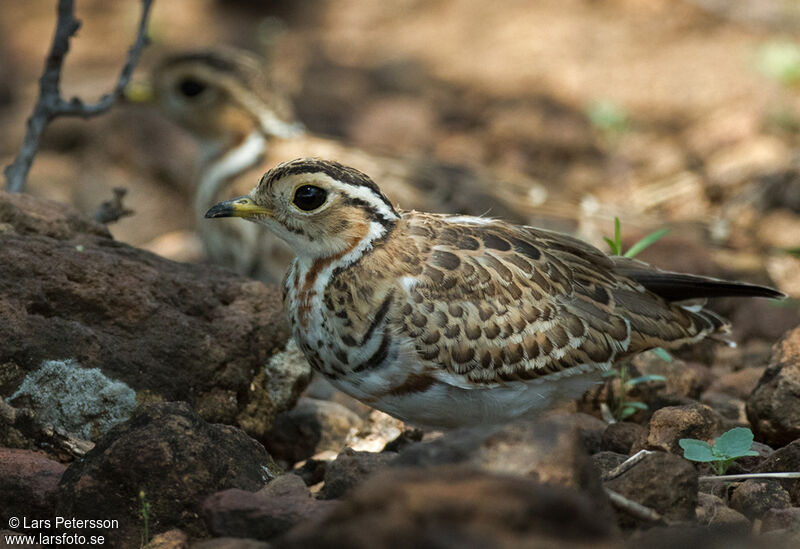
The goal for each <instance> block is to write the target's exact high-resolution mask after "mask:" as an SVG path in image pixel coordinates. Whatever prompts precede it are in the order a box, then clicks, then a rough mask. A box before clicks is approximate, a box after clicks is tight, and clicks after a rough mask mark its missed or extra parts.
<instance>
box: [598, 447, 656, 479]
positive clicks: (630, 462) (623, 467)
mask: <svg viewBox="0 0 800 549" xmlns="http://www.w3.org/2000/svg"><path fill="white" fill-rule="evenodd" d="M652 453H653V451H652V450H639V451H638V452H636V453H635V454H633V455H632V456H631V457H629V458H628V459H626V460H625V461H623V462H622V463H620V464H619V465H617V466H616V467H614V468H613V469H611V470H610V471H609V472H608V473H606V474H605V475H603V482H608V481H609V480H614V479H615V478H617V477H618V476H621V475H622V474H623V473H626V472H627V471H629V470H630V469H632V468H633V467H634V465H636V464H637V463H639V462H640V461H642V460H643V459H644V458H646V457H647V456H649V455H650V454H652Z"/></svg>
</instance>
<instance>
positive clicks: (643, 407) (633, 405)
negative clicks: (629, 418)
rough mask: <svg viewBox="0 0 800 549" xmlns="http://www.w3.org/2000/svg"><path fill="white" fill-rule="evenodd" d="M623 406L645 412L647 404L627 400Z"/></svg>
mask: <svg viewBox="0 0 800 549" xmlns="http://www.w3.org/2000/svg"><path fill="white" fill-rule="evenodd" d="M623 406H625V407H626V408H635V409H637V410H647V404H645V403H644V402H638V401H636V400H627V401H625V403H624V404H623Z"/></svg>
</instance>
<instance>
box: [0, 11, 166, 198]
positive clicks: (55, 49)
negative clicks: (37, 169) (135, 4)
mask: <svg viewBox="0 0 800 549" xmlns="http://www.w3.org/2000/svg"><path fill="white" fill-rule="evenodd" d="M152 3H153V0H142V15H141V18H140V19H139V28H138V31H137V34H136V40H135V41H134V43H133V45H132V46H131V48H130V50H128V59H127V61H126V62H125V65H124V66H123V67H122V71H121V72H120V75H119V79H118V80H117V84H116V86H114V89H113V90H111V92H110V93H107V94H105V95H103V96H102V97H101V98H100V100H99V101H97V102H96V103H84V102H83V101H82V100H81V99H80V98H78V97H73V98H72V99H70V100H69V101H67V100H65V99H64V98H63V97H61V69H62V66H63V64H64V58H65V57H66V55H67V52H68V51H69V42H70V39H71V38H72V36H73V35H74V34H75V33H76V32H77V31H78V29H79V28H80V26H81V22H80V21H79V20H78V19H76V18H75V2H74V0H58V19H57V22H56V31H55V35H54V36H53V43H52V44H51V46H50V51H49V52H48V54H47V60H46V61H45V64H44V72H43V73H42V76H41V78H40V79H39V98H38V99H37V100H36V106H35V107H34V108H33V114H31V116H30V118H28V124H27V130H26V132H25V138H24V139H23V141H22V147H21V148H20V151H19V154H18V155H17V157H16V158H15V159H14V161H13V162H12V163H11V164H9V165H8V166H7V167H6V169H5V176H6V190H7V191H9V192H21V191H22V190H23V189H24V188H25V181H26V180H27V178H28V172H29V171H30V169H31V164H32V163H33V158H34V156H36V152H37V151H38V150H39V140H40V139H41V136H42V132H44V129H45V127H47V125H48V124H49V123H50V122H51V121H52V120H53V119H54V118H57V117H59V116H80V117H82V118H89V117H92V116H97V115H99V114H102V113H104V112H106V111H108V110H109V109H110V108H111V106H112V105H113V104H114V102H115V101H116V100H117V99H118V98H119V97H120V96H121V95H122V93H123V91H124V89H125V86H127V85H128V83H129V82H130V79H131V75H132V74H133V69H134V68H135V67H136V64H137V63H138V61H139V56H140V55H141V53H142V50H143V49H144V48H145V46H146V45H147V43H148V39H147V35H146V31H147V19H148V17H149V15H150V6H151V5H152Z"/></svg>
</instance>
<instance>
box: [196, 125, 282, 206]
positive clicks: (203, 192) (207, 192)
mask: <svg viewBox="0 0 800 549" xmlns="http://www.w3.org/2000/svg"><path fill="white" fill-rule="evenodd" d="M266 146H267V141H266V140H265V139H264V136H263V135H262V134H261V132H259V131H253V132H251V133H250V135H248V136H247V139H245V140H244V141H242V143H241V144H240V145H239V146H238V147H236V148H235V149H233V150H231V151H230V152H229V153H228V154H226V155H224V156H222V157H221V158H219V159H217V160H216V161H214V162H213V163H212V164H211V165H210V166H208V169H207V170H206V171H205V174H204V175H203V177H202V179H201V180H200V184H199V185H198V187H197V194H196V195H195V200H194V207H195V213H196V214H197V215H199V216H200V217H202V216H203V215H205V213H206V211H208V209H209V208H210V207H211V206H213V205H214V204H215V203H216V202H217V193H218V192H219V190H220V188H221V187H222V185H224V184H225V183H226V182H227V181H228V179H229V178H231V177H233V176H235V175H238V174H239V173H241V172H243V171H244V170H247V169H248V168H250V167H252V166H254V165H255V164H256V163H257V162H258V161H259V160H260V159H261V155H262V154H264V150H265V149H266Z"/></svg>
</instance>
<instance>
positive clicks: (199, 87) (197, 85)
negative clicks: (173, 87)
mask: <svg viewBox="0 0 800 549" xmlns="http://www.w3.org/2000/svg"><path fill="white" fill-rule="evenodd" d="M178 91H180V92H181V94H182V95H184V96H185V97H197V96H198V95H200V94H201V93H203V92H204V91H206V85H205V84H204V83H202V82H200V81H198V80H195V79H194V78H184V79H183V80H181V81H180V82H179V83H178Z"/></svg>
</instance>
